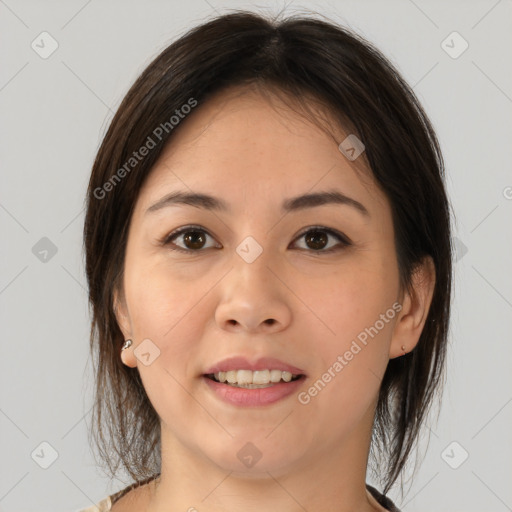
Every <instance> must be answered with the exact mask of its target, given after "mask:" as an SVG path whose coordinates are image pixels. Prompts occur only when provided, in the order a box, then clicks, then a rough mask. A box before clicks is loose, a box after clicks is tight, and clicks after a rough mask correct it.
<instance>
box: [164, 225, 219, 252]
mask: <svg viewBox="0 0 512 512" xmlns="http://www.w3.org/2000/svg"><path fill="white" fill-rule="evenodd" d="M207 237H210V238H212V240H213V237H212V236H211V235H210V234H209V233H208V232H207V231H206V230H205V229H204V228H202V227H201V226H185V227H183V228H179V229H177V230H175V231H173V232H172V233H169V234H168V235H166V236H165V238H164V239H163V240H162V245H165V246H169V249H170V250H171V251H180V252H185V253H191V252H199V251H200V250H202V249H204V244H205V242H206V239H207ZM178 238H181V239H182V244H183V246H180V245H176V244H175V243H174V242H173V241H174V240H176V239H178ZM206 248H207V249H210V248H211V247H206Z"/></svg>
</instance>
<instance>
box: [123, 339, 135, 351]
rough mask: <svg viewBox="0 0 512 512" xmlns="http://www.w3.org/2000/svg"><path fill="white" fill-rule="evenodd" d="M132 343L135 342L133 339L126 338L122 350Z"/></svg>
mask: <svg viewBox="0 0 512 512" xmlns="http://www.w3.org/2000/svg"><path fill="white" fill-rule="evenodd" d="M132 343H133V341H132V340H126V341H125V342H124V345H123V346H122V348H121V350H124V349H125V348H128V347H130V346H131V344H132Z"/></svg>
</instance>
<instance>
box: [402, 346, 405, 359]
mask: <svg viewBox="0 0 512 512" xmlns="http://www.w3.org/2000/svg"><path fill="white" fill-rule="evenodd" d="M402 350H403V351H404V353H403V354H402V355H403V356H405V345H402Z"/></svg>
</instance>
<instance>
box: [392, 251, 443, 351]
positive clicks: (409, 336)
mask: <svg viewBox="0 0 512 512" xmlns="http://www.w3.org/2000/svg"><path fill="white" fill-rule="evenodd" d="M411 280H412V289H411V291H405V292H404V293H402V297H401V300H400V303H401V304H402V309H401V311H400V313H399V315H398V319H397V321H396V323H395V327H394V329H393V337H392V340H391V345H390V347H389V358H390V359H393V358H395V357H399V356H402V355H404V350H403V349H402V347H405V352H407V353H408V352H411V350H413V349H414V347H416V345H417V344H418V341H419V339H420V335H421V332H422V331H423V327H424V325H425V322H426V320H427V316H428V312H429V309H430V304H431V302H432V296H433V294H434V287H435V282H436V271H435V266H434V261H433V260H432V257H431V256H425V257H424V258H423V260H422V262H421V263H420V264H419V265H418V266H417V268H416V269H415V270H414V272H413V274H412V279H411Z"/></svg>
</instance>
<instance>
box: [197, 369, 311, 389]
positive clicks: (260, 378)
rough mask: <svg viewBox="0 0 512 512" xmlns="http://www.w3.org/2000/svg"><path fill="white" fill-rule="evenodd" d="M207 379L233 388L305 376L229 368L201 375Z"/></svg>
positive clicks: (274, 383)
mask: <svg viewBox="0 0 512 512" xmlns="http://www.w3.org/2000/svg"><path fill="white" fill-rule="evenodd" d="M203 376H204V377H206V378H207V379H210V380H212V381H214V382H218V383H220V384H225V385H227V386H231V387H234V388H244V389H261V388H268V387H272V386H275V385H277V384H283V383H289V382H294V381H296V380H299V379H301V378H305V377H306V376H305V375H304V374H301V373H299V374H292V373H291V372H288V371H282V370H278V369H267V370H255V371H252V370H229V371H219V372H215V373H206V374H204V375H203Z"/></svg>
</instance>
